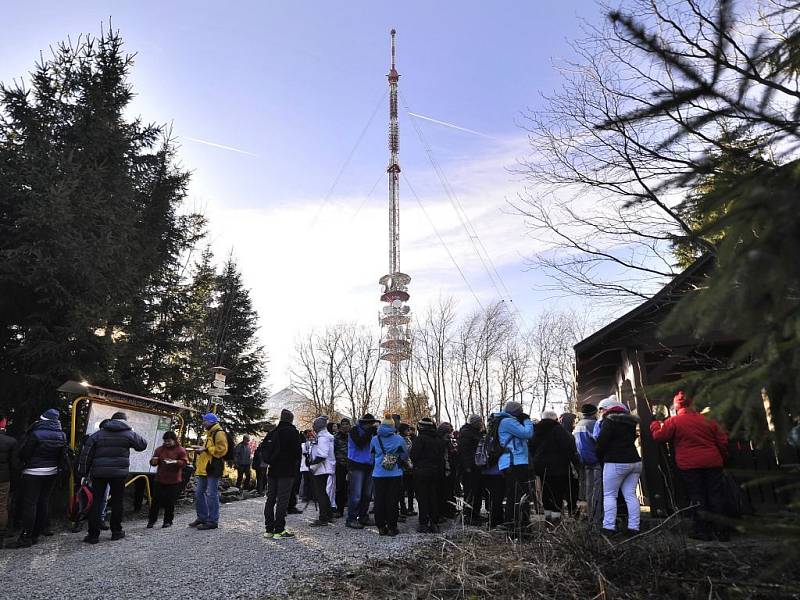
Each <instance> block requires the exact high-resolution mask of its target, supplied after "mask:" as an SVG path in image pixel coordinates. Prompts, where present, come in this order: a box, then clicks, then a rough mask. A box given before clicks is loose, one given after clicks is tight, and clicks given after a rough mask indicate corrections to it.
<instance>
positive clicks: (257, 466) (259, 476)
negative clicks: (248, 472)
mask: <svg viewBox="0 0 800 600" xmlns="http://www.w3.org/2000/svg"><path fill="white" fill-rule="evenodd" d="M264 430H265V432H266V435H265V436H264V439H263V440H261V443H260V444H259V445H258V447H257V448H256V451H255V452H253V470H254V471H255V472H256V493H257V494H258V495H259V496H264V495H265V494H266V490H267V467H268V466H269V465H268V464H267V463H266V462H265V461H264V458H263V452H264V443H265V442H266V440H267V436H268V435H269V434H270V433H272V431H274V430H275V425H273V424H272V423H267V424H266V425H265V426H264Z"/></svg>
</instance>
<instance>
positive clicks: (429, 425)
mask: <svg viewBox="0 0 800 600" xmlns="http://www.w3.org/2000/svg"><path fill="white" fill-rule="evenodd" d="M417 429H419V430H420V431H435V430H436V423H434V422H433V419H431V418H430V417H425V418H422V419H420V420H419V421H418V422H417Z"/></svg>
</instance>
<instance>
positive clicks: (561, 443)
mask: <svg viewBox="0 0 800 600" xmlns="http://www.w3.org/2000/svg"><path fill="white" fill-rule="evenodd" d="M533 431H534V433H533V439H532V440H531V441H530V443H529V444H528V451H529V455H530V456H531V457H532V464H533V470H534V472H535V473H536V476H537V477H538V478H539V479H540V481H541V482H542V504H543V506H544V516H545V519H546V520H548V521H551V520H556V519H559V518H561V510H562V507H563V505H564V500H570V499H569V497H568V495H569V492H570V490H571V486H570V480H571V477H572V467H575V468H576V469H577V466H578V464H579V458H578V450H577V447H576V445H575V438H573V437H572V436H571V435H570V434H569V433H568V432H567V430H566V429H564V428H563V427H562V426H561V424H560V423H559V422H558V415H556V413H555V412H553V411H551V410H546V411H544V412H543V413H542V418H541V421H539V422H538V423H536V425H535V426H534V430H533Z"/></svg>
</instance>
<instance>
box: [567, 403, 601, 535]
mask: <svg viewBox="0 0 800 600" xmlns="http://www.w3.org/2000/svg"><path fill="white" fill-rule="evenodd" d="M580 410H581V420H580V421H578V424H577V425H575V429H574V431H573V432H572V435H573V436H575V445H576V447H577V448H578V455H579V456H580V458H581V488H582V492H583V493H582V496H583V499H584V500H586V513H587V517H588V518H589V523H591V524H592V525H596V526H598V527H599V526H600V525H601V524H602V522H603V465H601V464H600V461H599V460H598V458H597V450H596V446H597V440H596V439H595V437H594V428H595V426H596V425H597V407H596V406H595V405H594V404H584V405H583V406H581V409H580Z"/></svg>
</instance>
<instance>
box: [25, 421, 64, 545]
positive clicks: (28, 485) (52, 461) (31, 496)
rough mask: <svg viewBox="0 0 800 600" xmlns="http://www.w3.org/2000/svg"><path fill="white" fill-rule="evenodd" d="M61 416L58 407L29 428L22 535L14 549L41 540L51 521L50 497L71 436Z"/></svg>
mask: <svg viewBox="0 0 800 600" xmlns="http://www.w3.org/2000/svg"><path fill="white" fill-rule="evenodd" d="M59 417H60V414H59V412H58V410H56V409H55V408H51V409H49V410H47V411H45V412H44V413H43V414H42V416H41V417H40V418H39V420H38V421H36V422H35V423H34V424H33V425H31V426H30V428H28V431H27V432H26V435H25V439H24V440H23V442H22V445H21V446H20V449H19V453H18V456H19V460H20V462H21V463H22V477H21V488H22V491H21V492H22V493H21V496H20V498H21V500H20V506H21V507H22V533H21V534H20V536H19V539H18V540H17V542H16V543H15V544H13V546H14V547H17V548H25V547H29V546H31V545H32V544H35V543H36V542H37V541H38V538H39V534H40V533H43V532H44V530H45V527H46V524H47V521H48V516H49V515H48V513H49V510H50V494H51V493H52V491H53V487H54V486H55V483H56V478H57V477H58V474H59V472H63V469H64V468H65V466H66V465H64V464H63V460H64V456H65V452H66V448H67V436H66V435H65V434H64V432H63V431H62V429H61V423H60V421H59Z"/></svg>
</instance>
